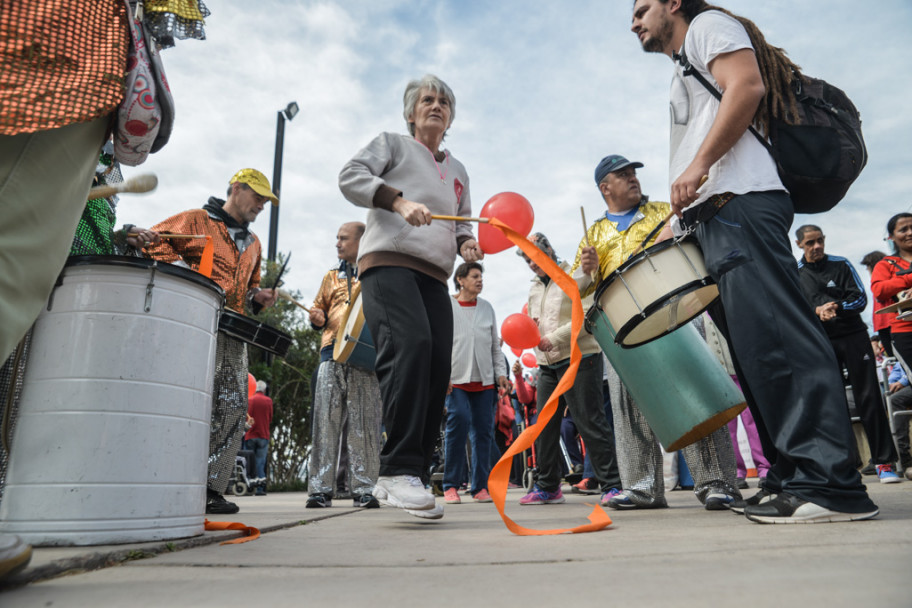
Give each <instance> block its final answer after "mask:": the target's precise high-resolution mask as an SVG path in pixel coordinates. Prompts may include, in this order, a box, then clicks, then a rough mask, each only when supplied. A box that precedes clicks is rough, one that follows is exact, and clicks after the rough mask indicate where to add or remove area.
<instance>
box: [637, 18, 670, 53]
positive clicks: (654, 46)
mask: <svg viewBox="0 0 912 608" xmlns="http://www.w3.org/2000/svg"><path fill="white" fill-rule="evenodd" d="M673 35H674V26H672V24H671V20H670V19H666V20H665V21H663V22H662V23H661V25H660V27H659V29H658V31H657V32H656V33H655V35H653V36H649V37H647V38H646V40H644V41H643V50H644V51H646V52H647V53H664V52H665V45H666V44H667V43H668V42H669V41H670V40H671V37H672V36H673Z"/></svg>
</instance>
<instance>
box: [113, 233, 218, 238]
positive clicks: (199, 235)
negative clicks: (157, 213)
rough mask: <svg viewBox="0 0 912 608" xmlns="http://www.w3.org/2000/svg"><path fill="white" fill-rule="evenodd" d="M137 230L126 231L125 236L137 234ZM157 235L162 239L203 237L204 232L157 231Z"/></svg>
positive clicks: (204, 236)
mask: <svg viewBox="0 0 912 608" xmlns="http://www.w3.org/2000/svg"><path fill="white" fill-rule="evenodd" d="M139 234H140V233H139V232H128V233H127V236H137V235H139ZM158 236H160V237H161V238H163V239H204V238H206V235H205V234H177V233H176V232H159V233H158Z"/></svg>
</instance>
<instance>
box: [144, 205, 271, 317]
mask: <svg viewBox="0 0 912 608" xmlns="http://www.w3.org/2000/svg"><path fill="white" fill-rule="evenodd" d="M152 230H157V231H158V232H174V233H178V234H208V235H211V236H212V242H213V244H214V246H215V255H214V259H213V264H212V280H213V281H215V282H216V283H218V284H219V287H221V288H222V289H224V290H225V305H226V306H227V307H228V308H231V309H232V310H234V311H236V312H239V313H242V314H243V312H244V305H245V301H246V299H247V293H248V292H249V291H250V290H251V289H255V288H257V287H259V285H260V261H261V258H262V247H261V246H260V239H258V238H257V237H256V235H254V234H253V233H252V232H251V233H250V235H251V236H252V237H253V243H251V244H250V246H249V247H247V249H245V250H244V252H243V253H241V252H239V251H238V247H237V245H235V243H234V240H232V238H231V235H230V234H229V232H228V227H227V226H226V225H225V223H224V222H222V221H219V220H217V219H214V218H212V217H210V215H209V213H208V212H207V211H206V210H205V209H191V210H190V211H184V212H182V213H178V214H177V215H172V216H171V217H169V218H168V219H166V220H165V221H163V222H161V223H159V224H156V225H155V226H152ZM205 246H206V239H204V238H200V239H169V238H162V241H161V244H160V245H157V246H155V247H152V248H150V249H147V250H146V251H147V253H148V255H149V257H151V258H154V259H156V260H161V261H162V262H175V261H177V260H180V259H183V261H184V262H185V263H187V264H188V265H189V266H190V268H192V269H193V270H197V271H198V270H199V264H200V257H201V256H202V253H203V247H205Z"/></svg>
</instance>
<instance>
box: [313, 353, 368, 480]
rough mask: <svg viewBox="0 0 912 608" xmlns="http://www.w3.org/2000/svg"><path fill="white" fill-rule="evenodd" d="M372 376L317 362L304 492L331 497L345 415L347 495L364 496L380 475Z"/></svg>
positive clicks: (325, 362)
mask: <svg viewBox="0 0 912 608" xmlns="http://www.w3.org/2000/svg"><path fill="white" fill-rule="evenodd" d="M380 414H381V401H380V385H379V383H378V382H377V375H376V374H375V373H374V372H372V371H367V370H364V369H361V368H358V367H354V366H352V365H348V364H347V363H338V362H336V361H333V360H329V361H323V362H322V363H320V369H319V370H318V372H317V390H316V394H315V396H314V404H313V420H312V423H311V424H312V428H313V446H312V448H311V452H310V464H309V465H308V476H309V484H308V492H309V493H310V494H311V495H313V494H328V495H329V496H332V495H333V490H334V489H335V479H336V464H337V457H338V454H339V440H340V437H341V434H342V421H343V420H345V418H346V416H347V417H348V446H347V447H348V479H349V484H350V485H351V492H352V495H353V496H360V495H362V494H370V493H371V492H372V491H373V488H374V485H375V484H376V483H377V475H378V474H379V472H380Z"/></svg>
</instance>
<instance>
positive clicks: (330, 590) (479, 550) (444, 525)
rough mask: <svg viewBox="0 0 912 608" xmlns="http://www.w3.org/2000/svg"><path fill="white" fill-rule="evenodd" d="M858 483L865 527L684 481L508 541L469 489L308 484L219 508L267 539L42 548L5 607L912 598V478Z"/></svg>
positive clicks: (874, 605)
mask: <svg viewBox="0 0 912 608" xmlns="http://www.w3.org/2000/svg"><path fill="white" fill-rule="evenodd" d="M865 481H866V482H867V483H868V489H869V491H870V492H871V495H872V497H873V498H874V501H875V502H876V503H877V504H878V505H879V506H880V509H881V515H880V516H879V517H878V518H877V519H875V520H872V521H867V522H856V523H850V524H815V525H794V526H780V525H777V526H761V525H758V524H753V523H751V522H749V521H747V520H746V519H744V518H743V517H741V516H737V515H734V514H732V513H730V512H709V511H705V510H704V509H703V508H702V507H701V505H700V504H699V503H698V502H697V500H696V498H694V496H693V494H692V493H691V492H689V491H677V492H669V493H668V502H669V505H670V508H669V509H662V510H655V511H629V512H617V511H611V510H609V512H610V514H611V516H612V519H613V520H614V523H613V525H612V526H611V527H610V528H608V529H607V530H603V531H601V532H596V533H590V534H581V535H559V536H546V537H518V536H514V535H513V534H511V533H510V532H509V531H508V530H507V529H506V527H505V526H504V525H503V523H502V522H501V520H500V517H499V516H498V515H497V512H496V510H495V508H494V506H493V505H492V504H476V503H473V502H472V501H471V499H470V498H466V499H465V500H466V502H465V503H463V504H460V505H448V506H447V507H446V515H445V517H444V518H443V519H442V520H439V521H436V522H434V521H426V520H419V519H417V518H414V517H411V516H409V515H407V514H405V513H404V512H402V511H399V510H398V509H393V508H387V507H384V508H382V509H372V510H366V511H365V510H356V509H353V508H352V507H351V501H350V500H343V501H337V502H336V504H335V506H333V507H332V508H329V509H309V510H305V509H304V508H303V507H304V501H305V499H306V495H305V494H275V493H273V494H270V495H269V496H266V497H241V498H238V499H237V502H238V504H239V505H240V507H241V512H240V513H239V514H237V515H236V516H233V517H231V518H220V519H231V520H232V521H239V522H243V523H245V524H247V525H252V526H256V527H258V528H260V529H261V530H262V531H263V535H262V537H261V538H260V539H259V540H256V541H253V542H249V543H244V544H241V545H225V546H221V545H218V544H217V542H218V541H220V540H223V539H224V538H228V537H232V536H235V535H236V533H229V532H207V533H206V534H205V535H203V536H202V537H197V538H194V539H183V540H174V541H170V542H154V543H137V544H135V545H119V546H100V547H71V548H37V549H36V550H35V555H34V557H33V559H32V563H31V564H30V566H29V568H28V569H27V570H26V571H25V572H24V573H22V574H21V575H20V576H19V577H18V578H17V579H15V580H14V581H13V582H14V583H15V582H18V583H19V584H20V585H22V586H19V587H14V588H11V587H10V586H7V588H6V590H4V591H0V606H3V608H18V607H20V606H21V607H25V606H28V607H34V606H54V607H70V606H72V607H80V606H87V607H88V606H91V607H98V606H130V607H142V606H156V607H157V606H169V607H182V606H194V607H196V606H267V605H268V606H270V607H281V606H354V605H363V604H365V603H370V604H371V605H378V606H397V607H398V606H402V607H408V606H460V607H464V606H466V605H473V604H477V605H482V606H491V605H495V604H496V605H499V606H507V607H512V606H529V605H544V606H548V605H553V604H558V603H559V604H560V605H573V606H606V605H610V604H616V603H617V602H621V603H623V604H624V605H635V606H638V607H639V606H647V607H648V606H708V605H727V606H732V605H735V604H746V605H749V606H753V605H757V604H769V603H775V604H784V605H786V606H801V607H816V606H826V607H827V608H838V607H841V606H846V607H849V606H851V607H852V608H857V607H858V606H864V607H865V608H878V607H881V606H883V607H890V608H896V607H899V606H912V599H910V598H912V592H910V588H909V587H910V583H909V582H908V581H909V576H908V573H909V571H910V565H912V564H910V561H912V482H903V483H900V484H893V485H881V484H879V483H877V479H876V478H875V477H866V478H865ZM565 489H566V486H565ZM752 492H753V490H747V491H745V495H747V496H749V495H750V494H751V493H752ZM521 495H522V492H521V491H520V490H511V491H510V493H509V496H508V506H507V513H508V514H509V515H510V516H511V517H513V518H514V519H515V520H517V521H518V522H519V523H521V524H522V525H524V526H527V527H532V528H541V529H544V528H557V527H571V526H574V525H578V524H581V523H585V517H586V515H587V514H588V512H589V510H590V508H589V507H587V506H586V504H585V503H587V502H588V503H591V502H592V501H593V500H595V499H597V497H593V496H578V495H572V494H567V495H566V496H567V502H566V503H565V504H563V505H542V506H528V507H520V506H519V505H518V504H517V500H518V499H519V497H520V496H521ZM213 519H215V518H213ZM106 566H110V567H106ZM95 568H100V569H95ZM93 569H94V570H93ZM89 570H91V571H89ZM40 579H44V580H40ZM28 581H32V582H28ZM23 583H24V584H23Z"/></svg>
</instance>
